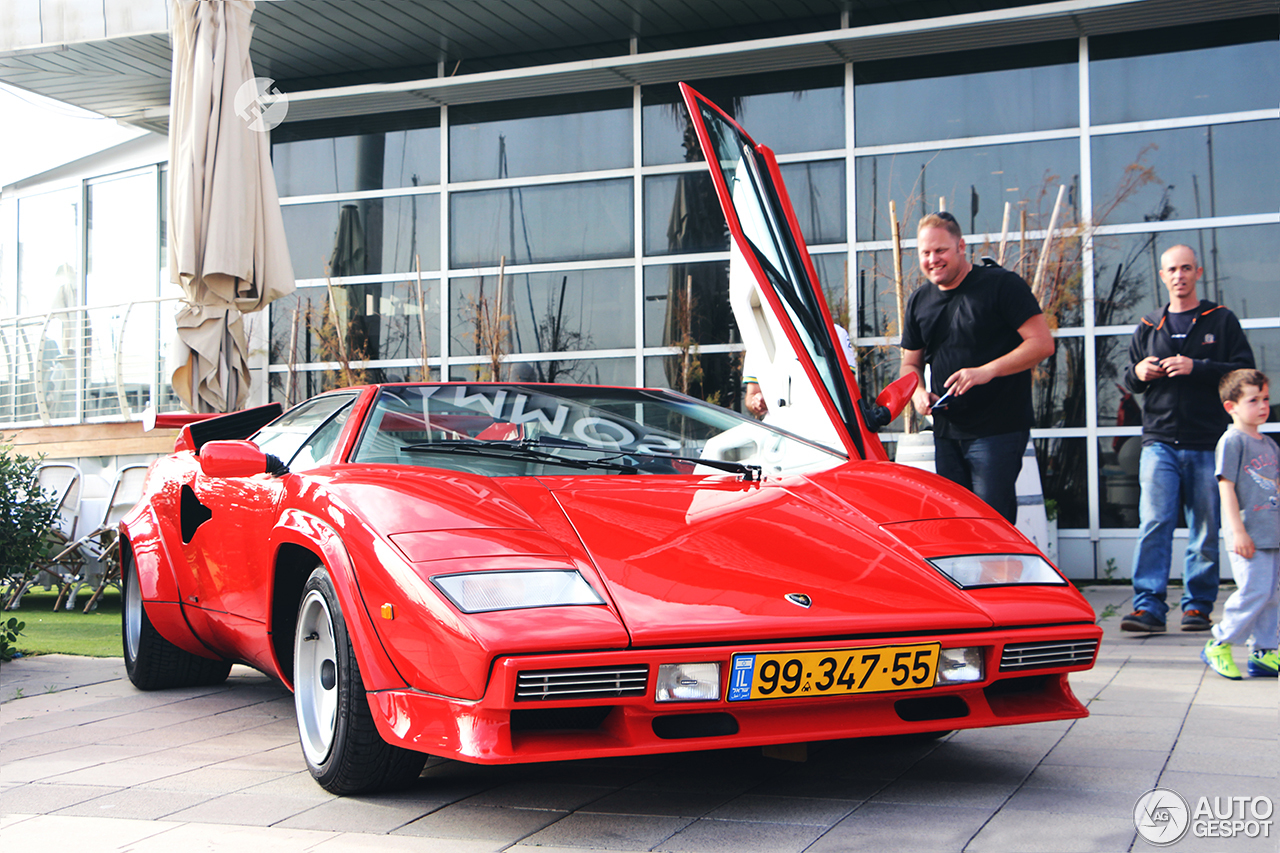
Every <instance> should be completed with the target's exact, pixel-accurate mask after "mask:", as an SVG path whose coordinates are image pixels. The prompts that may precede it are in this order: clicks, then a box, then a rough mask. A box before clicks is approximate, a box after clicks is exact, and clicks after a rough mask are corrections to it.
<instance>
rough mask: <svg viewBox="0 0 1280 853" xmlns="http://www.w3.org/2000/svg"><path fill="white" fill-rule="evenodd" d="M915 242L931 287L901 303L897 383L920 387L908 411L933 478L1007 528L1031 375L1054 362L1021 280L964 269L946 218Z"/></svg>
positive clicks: (1014, 509)
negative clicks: (920, 430)
mask: <svg viewBox="0 0 1280 853" xmlns="http://www.w3.org/2000/svg"><path fill="white" fill-rule="evenodd" d="M917 238H918V239H917V245H918V253H919V256H920V270H921V272H923V273H924V275H925V277H926V278H928V279H929V281H930V282H931V283H932V285H934V286H929V285H924V286H922V287H920V288H919V289H918V290H916V291H915V292H914V293H912V294H911V298H910V299H908V300H907V309H906V318H905V322H904V325H903V329H902V368H901V374H902V375H903V376H905V375H907V374H908V373H915V374H916V375H917V376H918V377H919V378H920V384H919V386H918V387H917V388H916V392H915V396H914V397H913V398H912V402H913V403H914V404H915V407H916V411H917V412H919V413H920V414H921V415H932V416H933V446H934V462H935V465H936V467H937V471H938V473H939V474H941V475H942V476H944V477H946V478H947V479H948V480H951V481H953V482H955V483H959V484H960V485H962V486H965V487H966V488H968V489H971V490H972V491H973V492H974V494H976V495H977V496H978V497H980V498H982V499H983V500H984V501H986V502H987V503H988V504H990V505H991V506H992V508H994V509H995V510H996V511H997V512H999V513H1000V514H1001V515H1002V516H1004V517H1005V518H1006V519H1008V521H1009V523H1010V524H1012V523H1014V522H1015V521H1016V520H1017V517H1018V493H1017V480H1018V472H1019V471H1020V470H1021V469H1022V456H1023V453H1024V452H1025V450H1026V447H1027V439H1028V437H1029V436H1030V431H1031V419H1032V414H1031V368H1033V367H1035V366H1036V365H1037V364H1039V363H1040V362H1041V361H1043V360H1044V359H1045V358H1047V357H1049V356H1050V355H1052V354H1053V335H1052V334H1051V333H1050V331H1049V324H1048V323H1047V322H1046V321H1045V318H1044V314H1043V313H1042V312H1041V311H1040V305H1039V304H1038V303H1037V302H1036V299H1035V297H1034V296H1033V295H1032V293H1031V288H1030V287H1029V286H1028V285H1027V283H1026V282H1025V281H1024V280H1023V279H1022V278H1021V276H1019V275H1017V274H1016V273H1012V272H1009V271H1008V270H1006V269H1003V268H1001V267H999V266H995V265H989V266H988V265H984V266H981V267H975V266H974V265H973V264H971V263H969V261H968V259H967V258H966V257H965V246H964V238H963V237H962V236H961V234H960V226H959V225H958V224H956V220H955V218H954V217H953V216H951V215H950V214H948V213H935V214H930V215H929V216H926V217H924V218H923V219H921V220H920V225H919V228H918V231H917ZM925 365H929V366H930V368H931V371H930V372H931V387H929V386H926V385H925V383H924V368H925Z"/></svg>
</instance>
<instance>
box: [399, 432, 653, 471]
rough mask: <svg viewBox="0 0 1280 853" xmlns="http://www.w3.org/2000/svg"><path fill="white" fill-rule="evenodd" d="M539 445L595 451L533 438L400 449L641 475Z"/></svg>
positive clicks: (631, 467)
mask: <svg viewBox="0 0 1280 853" xmlns="http://www.w3.org/2000/svg"><path fill="white" fill-rule="evenodd" d="M538 445H541V446H543V447H567V448H571V449H573V450H591V449H592V448H591V447H589V446H587V445H585V444H580V443H578V442H576V441H567V440H565V439H558V438H532V439H522V440H520V441H480V440H478V439H464V440H459V441H431V442H423V443H422V444H410V445H407V446H405V447H402V448H400V449H401V450H404V451H409V452H412V453H448V454H455V453H460V454H463V455H466V456H484V457H488V458H490V459H512V458H522V459H533V460H536V461H539V462H549V463H551V464H553V465H562V466H564V467H566V468H578V469H580V470H584V471H585V470H587V469H589V468H606V469H609V470H611V471H621V472H622V473H624V474H639V473H640V469H639V468H638V467H636V466H635V465H630V464H628V463H625V462H616V461H613V460H610V459H568V458H566V457H564V456H560V455H558V454H555V453H548V452H547V451H545V450H538V449H537V446H538Z"/></svg>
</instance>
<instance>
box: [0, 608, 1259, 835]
mask: <svg viewBox="0 0 1280 853" xmlns="http://www.w3.org/2000/svg"><path fill="white" fill-rule="evenodd" d="M1085 594H1086V596H1087V597H1088V598H1089V599H1090V601H1091V603H1092V604H1093V605H1094V607H1095V610H1096V611H1097V612H1098V613H1099V614H1100V618H1101V622H1102V624H1103V626H1104V628H1105V629H1106V636H1105V638H1104V640H1103V645H1102V649H1101V652H1100V654H1099V659H1098V664H1097V666H1096V667H1095V668H1094V669H1093V670H1091V671H1089V672H1087V673H1081V674H1078V675H1074V676H1072V679H1071V682H1072V687H1073V689H1074V690H1075V691H1076V693H1077V695H1079V696H1080V697H1081V699H1082V700H1083V701H1085V702H1086V703H1087V704H1088V706H1089V710H1090V714H1091V716H1090V717H1089V718H1088V719H1084V720H1076V721H1072V722H1062V723H1045V724H1038V725H1030V726H1019V727H1013V728H991V729H977V730H968V731H959V732H956V733H954V734H951V735H949V736H947V737H945V738H943V739H940V740H935V741H929V742H923V743H922V742H918V741H917V742H906V743H904V742H901V741H897V740H849V741H838V742H828V743H815V744H810V745H809V746H808V750H807V758H806V760H803V761H795V760H782V759H779V758H773V757H766V756H765V755H763V754H762V752H761V751H760V750H724V751H716V752H700V753H686V754H681V755H670V756H652V757H642V758H633V759H611V760H596V761H574V762H563V763H552V764H541V765H523V766H515V767H476V766H470V765H466V764H461V763H458V762H452V761H443V760H439V759H432V760H431V761H430V762H429V763H428V765H427V769H426V771H425V772H424V774H423V776H422V778H421V779H420V780H419V782H418V784H417V786H416V787H414V788H413V789H411V790H408V791H404V792H399V793H396V794H393V795H381V796H373V797H346V798H342V797H334V796H332V795H330V794H328V793H326V792H325V791H323V790H322V789H321V788H319V787H318V786H317V785H316V784H315V783H314V782H313V781H312V780H311V777H310V775H309V774H308V773H307V771H306V769H305V765H304V764H303V760H302V756H301V752H300V750H299V747H298V744H297V734H296V731H295V728H294V722H293V705H292V698H291V696H290V695H289V693H288V692H287V691H285V690H284V689H283V688H282V687H280V686H279V685H277V684H275V683H273V682H272V681H270V680H269V679H267V678H265V677H264V676H262V675H261V674H259V673H256V672H254V671H253V670H250V669H247V668H244V667H236V668H234V669H233V670H232V674H231V678H230V679H229V680H228V681H227V683H226V684H225V685H221V686H219V687H216V688H203V689H192V690H171V691H158V692H152V693H144V692H141V691H138V690H135V689H134V688H133V687H132V686H131V685H130V684H129V682H128V680H127V679H126V678H125V677H124V667H123V664H122V662H121V661H120V660H119V659H118V658H117V659H96V660H95V659H89V658H74V657H66V656H61V655H51V656H48V657H37V658H27V659H20V660H17V661H14V662H12V663H7V664H4V665H3V667H2V668H0V703H3V704H0V849H4V850H42V849H50V850H55V849H57V850H74V851H76V853H97V852H98V851H104V853H105V851H131V853H151V851H157V853H160V851H163V853H171V851H175V850H181V851H184V852H185V851H202V850H209V851H224V850H225V851H235V853H244V852H245V851H254V853H257V851H316V853H338V852H339V851H364V850H369V851H373V850H377V851H390V853H396V851H432V853H490V851H506V852H507V853H519V852H520V851H524V853H531V851H534V850H537V851H541V852H542V853H568V851H573V853H590V851H601V852H602V853H603V851H609V853H615V852H616V851H648V850H653V851H664V853H755V852H756V851H759V853H792V852H793V851H794V853H800V851H805V853H837V851H860V850H871V851H882V850H891V851H895V853H898V851H929V853H950V851H965V853H995V851H1001V853H1004V851H1019V853H1022V852H1023V851H1026V853H1032V852H1033V851H1047V853H1071V852H1072V851H1081V853H1114V851H1129V850H1135V851H1142V850H1148V849H1152V850H1154V849H1156V848H1154V847H1151V846H1150V845H1148V844H1147V842H1146V841H1145V840H1143V839H1141V838H1140V837H1139V836H1138V835H1137V833H1136V831H1135V827H1134V821H1133V811H1134V806H1135V804H1136V803H1137V800H1138V798H1139V797H1140V796H1141V795H1142V794H1143V793H1144V792H1146V791H1148V790H1150V789H1152V788H1153V787H1156V786H1157V785H1159V786H1161V787H1165V788H1170V789H1172V790H1174V791H1176V792H1178V793H1179V794H1181V795H1182V796H1183V797H1184V798H1185V799H1186V800H1187V801H1188V803H1190V804H1192V807H1193V808H1194V807H1195V804H1196V803H1197V802H1198V799H1199V798H1200V797H1202V796H1203V797H1208V798H1210V799H1209V802H1210V803H1214V802H1218V803H1221V802H1223V800H1218V801H1215V800H1213V798H1215V797H1217V798H1226V797H1247V798H1251V799H1252V798H1254V797H1269V798H1270V799H1271V803H1274V802H1276V800H1277V799H1280V786H1278V784H1277V775H1276V768H1277V765H1278V764H1280V761H1278V758H1280V754H1278V750H1277V733H1278V732H1280V706H1278V702H1277V700H1278V699H1280V688H1278V686H1277V682H1276V681H1275V680H1271V679H1266V680H1264V679H1246V680H1244V681H1239V682H1231V681H1227V680H1225V679H1223V678H1220V677H1218V676H1217V675H1214V674H1213V673H1211V672H1208V670H1207V669H1206V667H1205V666H1204V665H1203V664H1202V663H1201V662H1200V660H1199V648H1200V646H1201V645H1202V644H1203V642H1204V639H1205V635H1204V634H1183V633H1180V632H1178V631H1176V630H1175V631H1174V632H1172V633H1168V634H1165V635H1158V636H1151V637H1141V636H1133V635H1126V634H1121V633H1120V632H1119V631H1118V624H1119V619H1120V616H1121V615H1122V614H1123V613H1124V612H1126V611H1127V609H1128V607H1127V605H1128V604H1129V600H1128V596H1129V589H1128V587H1124V586H1092V587H1086V589H1085ZM1226 595H1227V590H1224V591H1223V593H1222V595H1221V597H1220V600H1225V597H1226ZM1271 821H1272V824H1271V836H1270V837H1261V836H1259V837H1256V838H1249V837H1230V838H1207V837H1194V836H1193V834H1191V833H1189V834H1188V835H1187V836H1186V837H1185V838H1183V839H1182V840H1181V841H1179V842H1177V843H1176V844H1174V845H1172V846H1171V847H1169V848H1167V849H1169V850H1172V851H1174V853H1200V851H1217V853H1252V851H1276V850H1277V849H1278V845H1277V840H1276V826H1275V824H1276V823H1280V815H1276V816H1274V817H1272V818H1271Z"/></svg>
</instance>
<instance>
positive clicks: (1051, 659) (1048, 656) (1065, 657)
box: [1000, 640, 1098, 672]
mask: <svg viewBox="0 0 1280 853" xmlns="http://www.w3.org/2000/svg"><path fill="white" fill-rule="evenodd" d="M1097 651H1098V641H1097V640H1060V641H1056V642H1043V643H1014V644H1011V645H1008V646H1005V647H1004V652H1003V653H1002V654H1001V655H1000V671H1001V672H1018V671H1020V670H1024V669H1044V668H1045V667H1051V666H1087V665H1088V664H1089V663H1090V662H1091V661H1092V660H1093V656H1094V653H1096V652H1097Z"/></svg>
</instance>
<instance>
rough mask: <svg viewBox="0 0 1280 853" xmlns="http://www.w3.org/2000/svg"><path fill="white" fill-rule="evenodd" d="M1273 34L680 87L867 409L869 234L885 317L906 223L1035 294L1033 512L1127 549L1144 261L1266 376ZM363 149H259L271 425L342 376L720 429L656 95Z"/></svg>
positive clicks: (404, 122)
mask: <svg viewBox="0 0 1280 853" xmlns="http://www.w3.org/2000/svg"><path fill="white" fill-rule="evenodd" d="M1276 29H1277V25H1276V21H1275V20H1274V18H1273V19H1269V20H1244V21H1236V22H1230V23H1222V24H1220V25H1214V26H1210V27H1204V26H1198V27H1195V28H1185V29H1176V28H1175V29H1169V30H1159V31H1148V32H1142V33H1134V34H1126V35H1119V36H1105V37H1095V38H1092V39H1087V38H1082V39H1078V40H1069V41H1056V42H1049V43H1044V44H1028V45H1021V46H1017V47H1011V48H1004V49H999V50H984V51H972V52H962V53H950V54H944V55H938V56H932V57H928V58H923V59H922V58H919V57H910V58H902V59H889V60H878V61H872V62H866V63H859V62H853V63H845V64H842V65H833V66H830V67H822V68H814V69H808V70H804V71H794V72H790V73H784V74H769V75H761V76H754V77H753V76H743V77H735V78H716V79H713V80H708V81H701V82H699V81H691V83H692V85H693V86H694V87H695V88H697V89H699V90H700V91H702V92H703V93H704V94H706V95H708V96H709V97H710V98H711V99H712V100H713V101H715V102H717V103H718V104H719V105H720V106H722V107H723V108H724V109H726V110H727V111H728V112H730V113H731V114H732V115H733V116H734V117H735V118H737V119H738V120H739V121H740V122H741V123H742V125H743V126H744V127H745V128H746V129H747V130H748V132H750V133H751V134H752V135H753V136H755V138H756V141H757V142H761V143H763V144H765V145H768V146H769V147H771V148H772V149H773V150H774V151H775V153H776V154H777V155H778V159H779V161H780V163H781V165H782V170H783V175H784V179H785V180H786V182H787V188H788V190H789V192H790V194H791V201H792V204H793V206H794V207H795V209H796V214H797V217H798V219H799V221H800V223H801V226H802V229H803V231H804V233H805V237H806V240H807V241H808V243H809V247H810V251H811V252H812V254H813V256H814V261H815V266H816V267H817V270H818V273H819V276H820V277H821V279H822V285H823V287H824V289H825V292H826V295H827V300H828V304H829V305H830V307H831V310H832V313H833V315H834V316H836V318H837V321H838V322H841V323H843V324H845V325H846V326H847V327H848V328H849V330H850V332H851V333H852V335H853V337H854V340H855V341H856V344H857V347H858V354H859V381H860V383H861V385H862V389H863V392H864V394H867V395H870V396H875V394H876V393H878V391H879V390H880V389H881V388H882V387H883V386H884V385H885V384H887V383H888V382H889V381H891V380H892V379H893V378H895V377H896V376H897V371H898V350H897V347H896V343H897V337H896V336H897V333H898V318H897V314H896V311H897V308H896V305H897V299H896V288H897V287H898V284H897V282H896V279H895V275H894V263H893V241H892V239H891V231H892V229H891V225H890V211H891V205H892V209H893V210H894V211H895V212H896V215H897V219H898V221H899V223H900V226H901V236H902V240H901V247H902V267H903V270H904V275H903V278H902V282H901V286H902V288H903V290H904V292H907V293H909V292H910V291H911V290H912V289H914V288H915V287H917V286H918V285H919V283H920V281H921V278H920V276H919V274H918V272H917V269H916V265H915V262H914V240H913V238H914V234H915V223H916V222H917V221H918V220H919V218H920V217H921V215H923V213H926V212H930V211H933V210H937V209H939V206H942V207H945V208H946V209H948V210H950V211H951V212H952V213H953V214H955V215H956V217H957V219H959V221H960V222H961V224H962V227H963V229H964V231H965V232H966V235H967V236H966V242H967V244H968V246H969V248H970V251H971V254H973V256H974V257H975V258H976V257H978V256H984V255H989V256H992V257H997V256H999V257H1001V258H1002V260H1003V263H1004V265H1005V266H1007V267H1010V268H1013V269H1017V270H1018V271H1020V272H1021V273H1022V275H1023V276H1024V277H1025V278H1026V279H1027V280H1028V281H1033V280H1035V278H1036V276H1037V271H1039V273H1040V278H1041V288H1042V292H1043V294H1044V295H1043V299H1042V304H1043V305H1044V307H1045V311H1046V313H1047V314H1048V315H1049V317H1050V323H1051V326H1052V327H1053V329H1054V333H1055V336H1056V338H1057V352H1056V354H1055V356H1054V358H1052V359H1050V360H1047V361H1046V362H1045V363H1044V364H1042V365H1041V366H1040V367H1039V368H1038V369H1037V371H1036V429H1035V431H1034V433H1033V438H1034V439H1035V441H1036V443H1037V446H1038V449H1039V451H1040V453H1039V456H1040V464H1041V469H1042V471H1041V473H1042V484H1043V488H1044V490H1045V495H1046V497H1049V498H1052V499H1054V500H1055V501H1056V503H1057V506H1058V508H1059V512H1060V515H1059V520H1060V526H1061V527H1062V528H1065V529H1068V530H1070V529H1076V530H1090V531H1093V532H1094V533H1095V534H1096V533H1097V532H1098V531H1101V530H1107V529H1114V528H1132V527H1133V526H1134V524H1135V523H1136V498H1137V487H1136V468H1135V467H1134V466H1135V465H1136V456H1135V455H1134V453H1133V452H1132V450H1133V449H1134V448H1133V447H1132V445H1136V442H1134V441H1133V437H1134V436H1135V435H1136V434H1137V433H1138V432H1139V431H1140V422H1139V420H1138V417H1137V416H1136V415H1135V401H1133V400H1132V399H1131V398H1130V397H1129V396H1128V395H1127V394H1126V393H1125V392H1124V391H1123V390H1122V388H1121V386H1120V384H1119V378H1120V373H1121V371H1122V370H1123V369H1124V367H1125V363H1126V354H1127V348H1128V342H1129V338H1130V335H1131V332H1132V329H1133V324H1134V323H1135V322H1136V321H1137V320H1138V318H1139V317H1141V316H1142V315H1143V314H1144V313H1146V312H1148V311H1151V310H1153V309H1155V308H1157V307H1159V306H1160V305H1162V304H1163V303H1164V302H1165V301H1167V297H1166V294H1165V292H1164V288H1163V286H1162V285H1161V283H1160V281H1159V278H1158V275H1157V268H1158V258H1159V254H1160V253H1161V252H1162V251H1163V250H1164V249H1165V248H1167V247H1168V246H1171V245H1173V244H1175V243H1186V244H1187V245H1190V246H1192V247H1193V248H1194V249H1195V250H1196V251H1197V253H1198V254H1199V256H1200V257H1201V259H1202V263H1203V266H1204V269H1205V273H1204V278H1203V279H1202V282H1201V295H1202V296H1203V297H1205V298H1209V299H1213V300H1216V301H1220V302H1222V303H1224V304H1226V305H1227V306H1229V307H1230V308H1231V309H1232V310H1233V311H1235V312H1236V314H1237V315H1238V316H1239V317H1240V318H1241V319H1242V321H1243V323H1244V325H1245V326H1246V330H1247V332H1248V335H1249V337H1250V340H1251V342H1252V344H1253V347H1254V350H1255V353H1256V355H1257V358H1258V362H1259V367H1260V368H1261V369H1263V370H1264V371H1271V372H1278V373H1280V349H1277V345H1278V344H1280V289H1278V288H1276V287H1275V284H1274V282H1273V281H1272V280H1271V276H1269V275H1268V273H1267V272H1266V271H1265V267H1266V264H1265V260H1264V258H1265V256H1266V254H1267V249H1266V247H1267V246H1269V245H1273V244H1274V243H1275V241H1276V239H1277V237H1280V223H1278V221H1277V208H1278V207H1280V170H1276V169H1275V168H1274V166H1273V165H1272V164H1274V163H1275V162H1276V160H1277V159H1278V158H1280V121H1278V120H1277V115H1276V108H1275V97H1274V93H1275V92H1276V91H1280V43H1278V42H1277V32H1276ZM397 120H400V121H401V126H396V125H395V124H394V123H395V122H396V121H397ZM378 121H379V123H380V125H385V126H387V127H388V129H387V130H385V131H381V132H377V133H370V134H363V135H361V134H357V133H353V132H351V124H350V122H349V121H344V122H343V124H344V126H345V127H346V130H345V132H335V131H334V130H333V129H332V128H326V125H325V124H324V123H323V122H316V123H312V124H307V125H302V124H299V125H285V126H284V128H282V129H281V130H282V131H283V132H281V131H277V134H276V137H275V144H274V152H275V154H274V156H275V166H276V174H277V180H278V182H279V185H280V189H281V195H282V197H283V203H284V205H285V219H286V223H287V227H288V228H289V239H290V247H291V250H292V252H293V259H294V266H295V269H296V271H297V274H298V276H299V278H300V279H301V280H300V281H299V285H300V287H299V290H298V292H297V295H296V296H295V297H292V298H290V299H287V300H283V301H281V302H278V303H276V304H275V305H273V306H272V314H271V317H272V319H271V328H272V359H271V361H272V364H271V368H270V370H271V375H272V390H271V395H272V397H273V398H274V399H281V400H286V401H287V400H297V399H301V398H303V397H305V396H306V395H307V394H310V393H313V392H315V391H317V390H320V389H321V388H324V387H328V386H330V385H332V384H334V383H335V382H339V381H341V379H342V378H344V377H343V375H342V374H341V371H340V370H339V367H340V366H341V365H339V364H338V362H340V361H341V360H342V359H343V358H344V357H345V358H346V359H347V360H348V361H350V360H351V359H356V361H357V362H358V363H359V364H360V366H361V370H362V376H363V377H364V378H368V379H400V378H404V379H415V378H419V377H421V376H423V375H424V371H425V372H428V373H429V374H430V375H431V376H432V377H433V378H439V377H446V378H451V379H474V378H489V377H492V376H494V375H499V376H501V377H503V378H527V379H534V380H543V381H556V382H602V383H611V384H622V385H631V384H646V385H658V386H667V387H674V388H677V389H680V390H686V391H688V392H689V393H691V394H694V395H696V396H699V397H703V398H706V399H712V400H715V401H717V402H720V403H721V404H723V405H727V406H731V407H738V406H740V400H739V387H738V386H739V381H740V370H741V355H742V347H741V345H740V344H739V341H738V335H737V332H736V329H735V327H734V322H733V317H732V315H731V313H730V312H729V309H728V300H727V276H728V235H727V232H726V230H725V226H724V221H723V218H722V217H721V215H720V213H719V210H718V207H717V205H716V202H715V198H714V194H713V192H712V190H711V185H710V182H709V180H708V179H707V177H706V176H705V174H704V171H703V170H704V168H705V167H704V166H702V165H701V164H700V163H699V162H698V159H699V155H698V153H697V152H696V151H695V150H692V149H693V148H694V146H693V145H692V144H691V138H690V134H689V130H688V123H687V120H686V118H685V116H684V113H683V107H682V106H680V104H679V102H678V97H677V92H676V88H675V86H674V85H660V86H636V87H633V88H630V89H621V90H616V91H610V92H603V93H591V94H584V95H581V96H558V97H553V98H544V99H532V100H524V101H518V102H503V103H489V104H483V105H474V106H467V107H454V108H441V109H439V110H429V111H423V112H421V113H417V114H412V115H410V114H406V115H403V116H401V117H400V119H397V118H396V117H394V116H385V115H384V116H381V117H379V119H378ZM1055 208H1057V213H1058V220H1057V223H1058V224H1057V228H1056V229H1055V232H1054V235H1053V239H1052V241H1051V242H1050V243H1049V244H1048V245H1046V241H1045V237H1046V229H1047V228H1048V225H1049V222H1050V219H1051V217H1052V216H1053V213H1054V210H1055ZM353 229H354V231H355V232H356V233H357V234H358V235H359V237H358V239H357V240H356V241H355V242H356V244H358V245H359V246H360V247H361V250H360V251H358V252H356V253H355V255H356V257H354V258H348V257H347V256H346V255H344V253H343V251H341V247H342V246H349V245H351V241H350V239H349V236H350V232H351V231H352V230H353ZM344 232H345V233H344ZM348 254H349V253H348ZM326 275H327V276H328V278H327V279H326ZM331 289H332V291H333V295H332V296H331V295H330V290H331ZM419 293H420V294H421V301H419ZM331 305H335V306H337V308H338V309H339V310H338V311H337V312H336V313H335V312H334V311H333V310H330V306H331ZM334 316H338V317H339V318H340V320H339V324H340V325H341V324H345V325H346V334H345V338H346V342H347V344H348V346H347V347H346V352H345V354H343V353H339V352H338V349H339V348H338V347H337V345H336V341H337V336H336V334H335V330H334V329H333V325H332V324H333V320H332V317H334ZM306 318H310V321H309V322H307V321H306ZM895 429H901V425H900V424H895V425H893V426H892V427H891V428H890V431H889V432H888V433H887V434H886V438H889V439H890V440H892V438H893V437H894V435H893V432H892V431H893V430H895ZM1126 447H1129V448H1130V452H1126V451H1125V448H1126Z"/></svg>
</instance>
